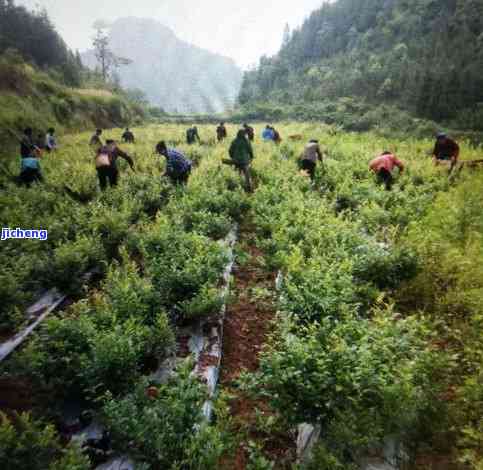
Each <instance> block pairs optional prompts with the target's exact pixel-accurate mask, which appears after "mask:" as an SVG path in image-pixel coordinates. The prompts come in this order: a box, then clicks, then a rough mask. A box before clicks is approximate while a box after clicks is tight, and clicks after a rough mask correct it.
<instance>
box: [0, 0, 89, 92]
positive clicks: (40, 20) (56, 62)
mask: <svg viewBox="0 0 483 470" xmlns="http://www.w3.org/2000/svg"><path fill="white" fill-rule="evenodd" d="M9 50H16V51H18V52H19V53H20V54H21V55H22V57H23V58H24V59H25V60H27V61H30V62H32V63H33V64H34V65H36V66H38V67H40V68H45V69H46V68H48V69H53V70H57V71H58V72H59V74H60V76H61V78H62V80H63V81H64V83H65V84H66V85H69V86H79V85H80V83H81V80H82V68H83V67H82V62H81V59H80V55H79V53H74V52H72V51H71V50H70V49H69V48H68V47H67V45H66V44H65V42H64V40H63V39H62V37H61V36H60V35H59V33H57V31H56V30H55V27H54V26H53V24H52V22H51V21H50V19H49V16H48V14H47V11H46V10H45V9H44V10H38V11H30V10H28V9H27V8H25V7H24V6H20V5H16V4H15V2H14V0H0V54H3V53H5V52H7V51H9Z"/></svg>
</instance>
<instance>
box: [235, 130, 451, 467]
mask: <svg viewBox="0 0 483 470" xmlns="http://www.w3.org/2000/svg"><path fill="white" fill-rule="evenodd" d="M307 129H308V131H307V130H306V132H309V133H310V135H307V137H310V136H313V135H314V134H315V136H317V135H318V134H317V132H316V130H315V129H312V128H310V127H308V128H307ZM319 140H320V141H321V142H324V143H325V144H326V149H325V151H326V155H327V159H326V162H325V164H324V166H323V168H319V170H318V174H317V178H316V182H315V184H314V185H311V184H310V183H309V182H308V181H307V179H306V178H305V177H303V176H300V175H298V174H297V172H296V171H294V168H295V160H294V158H295V157H296V155H297V152H295V149H294V148H293V149H292V151H291V149H290V146H287V147H286V148H285V149H284V150H285V152H284V155H282V157H283V158H281V155H280V152H279V151H276V152H272V153H271V154H268V155H266V156H265V157H264V159H263V161H260V162H259V167H258V171H259V173H260V175H263V177H262V179H263V184H262V185H260V187H259V188H258V191H257V192H256V194H255V196H254V198H253V200H252V210H253V212H254V221H255V225H256V226H257V229H258V243H259V244H260V247H261V248H262V249H263V250H264V252H265V253H266V254H267V255H268V259H269V262H270V263H271V265H272V268H273V269H276V270H279V271H280V276H279V280H280V282H279V310H280V311H279V314H278V317H277V327H276V331H275V333H274V335H273V337H272V339H271V341H270V343H269V346H268V347H267V348H266V349H265V351H264V352H263V354H262V357H261V365H260V371H259V372H258V373H256V374H253V375H248V376H246V377H245V380H244V381H243V382H244V385H245V386H246V387H247V390H249V391H252V392H253V393H255V394H256V393H261V394H262V395H263V396H265V397H266V399H267V400H268V401H269V402H270V403H271V405H272V407H273V409H274V410H277V411H278V413H279V416H280V418H281V419H282V421H283V422H285V423H286V426H287V428H291V427H296V426H299V425H301V424H302V423H305V425H306V426H305V429H306V428H307V425H310V426H309V427H310V428H311V429H312V430H313V432H312V433H311V437H312V438H313V437H315V438H317V437H318V440H317V444H316V445H315V446H314V447H313V448H312V449H311V452H302V454H301V455H300V460H301V463H302V464H303V465H304V466H306V467H307V468H314V469H318V470H320V469H331V470H334V469H338V468H340V469H345V470H347V469H349V468H354V469H356V468H360V466H361V465H364V464H365V463H369V462H371V461H372V460H371V459H374V460H373V461H375V462H377V461H381V462H382V461H383V460H384V459H385V460H388V461H389V463H391V464H392V465H393V466H394V467H404V465H406V466H407V468H414V466H412V465H413V463H414V462H413V461H412V459H413V458H414V456H415V455H416V454H417V452H418V451H420V450H421V447H422V446H424V444H425V443H426V442H428V439H430V436H431V431H432V429H434V428H435V427H437V426H438V422H440V421H441V415H440V411H441V409H442V408H441V407H442V405H441V400H440V397H441V396H442V394H443V392H444V390H445V386H446V384H445V380H444V378H443V377H444V373H443V372H444V371H445V369H446V367H448V366H449V358H448V357H447V355H445V354H443V353H442V352H441V351H437V350H436V349H435V348H434V347H433V340H434V337H433V336H434V335H435V334H436V332H435V330H434V329H433V328H432V325H431V324H430V323H429V322H427V321H426V320H425V318H424V316H421V315H409V314H405V315H402V314H400V313H399V312H398V308H397V305H395V303H394V301H393V297H394V294H395V293H396V292H397V291H398V289H399V288H400V286H401V285H404V283H405V282H407V281H409V280H411V279H413V278H414V277H415V276H416V275H417V273H418V271H419V259H418V257H417V255H416V252H415V250H413V249H411V247H410V246H409V245H407V244H405V243H403V241H402V236H403V234H404V233H405V232H406V230H407V227H408V224H410V223H417V222H418V221H419V220H421V218H422V217H423V216H424V214H425V213H426V212H427V211H428V209H429V208H430V207H431V204H432V201H433V200H434V197H435V195H436V194H437V193H439V192H444V191H446V190H447V189H448V182H447V178H445V177H444V176H445V175H444V174H439V173H438V172H434V170H433V169H432V168H431V164H430V162H429V161H427V159H426V160H421V159H419V158H418V157H419V156H418V155H417V154H416V148H419V147H423V146H424V144H421V143H419V142H413V143H409V144H408V143H401V142H388V141H387V140H386V139H377V138H376V137H375V136H367V135H366V136H364V135H345V136H343V137H337V136H335V137H334V136H328V135H319ZM390 143H392V145H393V146H397V145H398V146H399V147H400V153H402V154H401V155H400V157H401V158H403V159H405V160H406V162H407V163H408V164H409V165H410V166H411V168H410V170H409V171H407V172H406V174H405V175H401V176H400V178H399V181H398V184H397V185H396V187H395V189H394V190H393V191H392V192H386V191H384V190H383V189H382V188H379V187H377V186H376V184H375V181H374V179H373V177H372V176H371V175H370V174H369V172H368V169H367V165H368V161H369V160H370V158H371V157H373V155H374V153H375V151H379V152H381V151H382V150H384V148H387V147H386V146H388V144H390ZM297 150H298V149H297ZM413 152H414V153H413ZM415 154H416V155H415ZM413 155H414V156H415V157H416V158H413Z"/></svg>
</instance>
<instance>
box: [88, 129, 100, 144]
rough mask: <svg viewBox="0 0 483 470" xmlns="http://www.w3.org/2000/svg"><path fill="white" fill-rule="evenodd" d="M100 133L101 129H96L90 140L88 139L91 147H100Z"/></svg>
mask: <svg viewBox="0 0 483 470" xmlns="http://www.w3.org/2000/svg"><path fill="white" fill-rule="evenodd" d="M101 135H102V129H96V132H95V134H94V135H93V136H92V137H91V140H90V141H89V145H90V146H92V147H94V146H96V147H102V146H103V145H104V144H103V143H102V140H101Z"/></svg>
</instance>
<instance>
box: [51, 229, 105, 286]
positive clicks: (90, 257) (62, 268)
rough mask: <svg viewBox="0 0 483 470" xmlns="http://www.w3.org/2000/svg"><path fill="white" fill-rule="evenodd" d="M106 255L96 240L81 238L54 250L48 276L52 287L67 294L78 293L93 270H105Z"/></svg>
mask: <svg viewBox="0 0 483 470" xmlns="http://www.w3.org/2000/svg"><path fill="white" fill-rule="evenodd" d="M105 261H106V254H105V251H104V249H103V247H102V244H101V243H100V241H99V240H98V239H96V238H87V237H83V236H80V237H79V238H77V240H75V241H73V242H68V243H64V244H63V245H60V246H59V247H58V248H56V249H55V250H54V253H53V259H52V261H51V265H50V266H49V267H48V272H46V273H45V275H47V276H48V279H49V281H50V282H51V283H52V285H54V286H57V287H58V288H59V289H60V290H61V291H63V292H65V293H71V292H72V293H76V292H79V291H80V290H81V288H82V287H83V285H84V283H85V279H84V274H86V273H87V271H88V270H89V269H92V268H98V269H99V268H100V269H102V268H103V265H104V263H105Z"/></svg>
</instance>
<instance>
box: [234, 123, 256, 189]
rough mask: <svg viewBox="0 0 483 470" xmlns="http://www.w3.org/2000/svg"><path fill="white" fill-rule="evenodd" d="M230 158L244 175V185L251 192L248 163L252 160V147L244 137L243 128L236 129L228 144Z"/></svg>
mask: <svg viewBox="0 0 483 470" xmlns="http://www.w3.org/2000/svg"><path fill="white" fill-rule="evenodd" d="M229 153H230V159H231V163H230V164H232V165H234V166H235V168H236V169H237V170H238V171H239V172H240V173H241V174H242V175H243V176H244V177H245V185H246V188H245V189H246V191H247V192H250V193H251V192H253V185H252V176H251V170H250V165H251V163H252V161H253V158H254V155H253V149H252V145H251V144H250V142H249V140H248V139H247V138H246V132H245V129H241V130H239V131H238V134H237V136H236V139H235V140H234V141H233V142H232V143H231V146H230V150H229Z"/></svg>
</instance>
